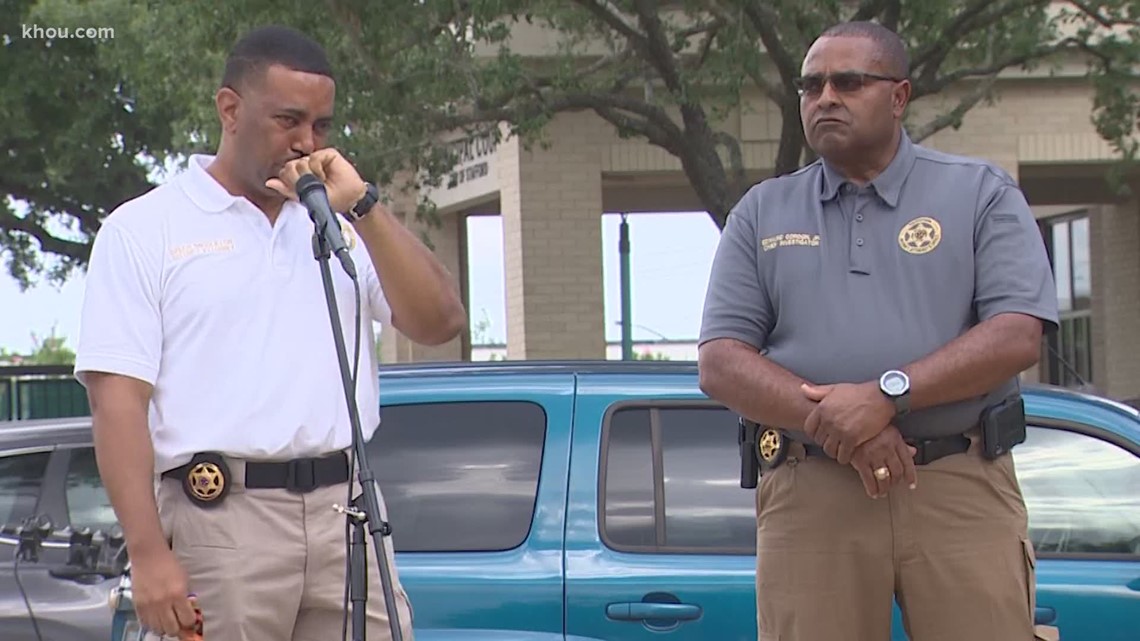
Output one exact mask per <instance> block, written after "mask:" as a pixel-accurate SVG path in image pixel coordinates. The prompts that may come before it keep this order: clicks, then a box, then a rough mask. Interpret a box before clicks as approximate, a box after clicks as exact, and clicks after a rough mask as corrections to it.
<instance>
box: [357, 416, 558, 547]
mask: <svg viewBox="0 0 1140 641" xmlns="http://www.w3.org/2000/svg"><path fill="white" fill-rule="evenodd" d="M545 438H546V412H545V411H544V410H543V408H542V406H540V405H538V404H535V403H530V402H523V401H493V402H443V403H423V404H408V405H388V406H385V407H383V408H382V409H381V422H380V428H379V429H378V430H377V431H376V434H375V436H373V438H372V440H371V441H370V442H369V443H368V446H367V450H368V458H369V462H370V465H371V467H372V472H373V473H374V474H375V475H376V481H377V483H378V484H379V486H380V489H381V491H382V493H383V497H382V498H383V500H384V501H385V503H386V504H387V506H388V517H389V520H390V522H391V524H392V543H393V547H394V549H395V550H396V551H397V552H476V551H478V552H486V551H500V550H509V549H512V548H515V547H517V546H519V545H520V544H522V542H523V541H524V540H526V537H527V534H528V533H529V532H530V526H531V521H532V519H533V516H534V509H535V499H536V496H537V494H538V477H539V470H540V468H541V466H542V452H543V444H544V442H545Z"/></svg>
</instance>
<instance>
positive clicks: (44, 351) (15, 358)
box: [0, 327, 75, 365]
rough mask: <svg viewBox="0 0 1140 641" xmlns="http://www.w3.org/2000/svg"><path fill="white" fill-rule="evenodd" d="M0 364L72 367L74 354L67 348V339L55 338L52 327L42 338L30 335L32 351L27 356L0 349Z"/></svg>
mask: <svg viewBox="0 0 1140 641" xmlns="http://www.w3.org/2000/svg"><path fill="white" fill-rule="evenodd" d="M0 362H17V363H19V364H21V365H72V364H74V363H75V352H74V351H73V350H72V349H71V348H70V347H68V346H67V337H66V336H56V334H55V328H54V327H53V328H52V330H51V334H50V335H48V336H45V337H43V338H40V337H39V336H38V335H37V334H35V333H34V332H33V333H32V351H31V352H30V353H28V354H18V353H16V352H13V351H9V350H7V349H5V348H2V347H0Z"/></svg>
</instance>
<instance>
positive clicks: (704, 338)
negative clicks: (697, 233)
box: [699, 191, 775, 350]
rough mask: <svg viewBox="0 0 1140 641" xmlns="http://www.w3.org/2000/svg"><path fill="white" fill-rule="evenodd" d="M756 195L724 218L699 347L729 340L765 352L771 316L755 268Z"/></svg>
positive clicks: (711, 273) (738, 205)
mask: <svg viewBox="0 0 1140 641" xmlns="http://www.w3.org/2000/svg"><path fill="white" fill-rule="evenodd" d="M757 200H758V198H757V194H756V193H755V191H752V192H749V193H748V194H746V195H745V196H744V198H743V199H742V200H741V202H740V203H738V204H737V206H736V207H735V208H733V210H732V212H731V213H730V214H729V215H728V221H727V222H726V223H725V226H724V230H723V231H722V232H721V236H720V241H719V242H718V244H717V248H716V253H715V254H714V255H713V261H712V269H711V270H710V273H709V282H708V288H707V290H706V292H705V304H704V311H703V315H702V319H701V332H700V339H699V344H704V343H706V342H708V341H711V340H715V339H718V338H732V339H736V340H739V341H742V342H744V343H747V344H749V345H751V346H753V347H755V348H756V349H757V350H763V349H764V347H765V344H766V343H767V340H768V333H769V332H770V331H771V329H772V322H773V320H774V316H775V315H774V314H773V312H772V304H771V300H770V299H769V297H768V291H767V289H766V288H765V286H764V283H763V281H762V280H761V278H760V269H759V266H758V264H757V260H758V259H757V247H756V238H757V231H756V220H757V203H756V201H757Z"/></svg>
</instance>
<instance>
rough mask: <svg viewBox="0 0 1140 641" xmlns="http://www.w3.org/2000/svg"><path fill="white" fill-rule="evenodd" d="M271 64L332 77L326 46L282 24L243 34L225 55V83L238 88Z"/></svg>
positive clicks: (257, 76) (258, 77) (223, 83)
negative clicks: (227, 54) (226, 55)
mask: <svg viewBox="0 0 1140 641" xmlns="http://www.w3.org/2000/svg"><path fill="white" fill-rule="evenodd" d="M272 65H281V66H283V67H286V68H288V69H292V70H294V71H303V72H305V73H315V74H320V75H322V76H328V77H329V78H332V79H333V80H335V78H334V77H333V72H332V65H330V64H329V59H328V54H326V53H325V49H324V47H322V46H321V45H319V44H317V42H316V41H315V40H313V39H312V38H310V37H309V36H307V35H305V34H304V33H302V32H301V31H298V30H297V29H294V28H292V27H285V26H281V25H268V26H264V27H258V28H256V29H254V30H252V31H250V32H249V33H247V34H245V35H244V36H242V37H241V38H240V39H239V40H238V41H237V42H236V43H235V44H234V46H233V49H231V50H230V54H229V56H228V57H227V58H226V68H225V72H224V73H223V74H222V86H223V87H229V88H231V89H239V88H240V87H242V86H243V85H245V84H247V83H248V82H249V81H251V80H256V79H260V76H261V75H262V74H264V73H265V71H266V70H267V69H268V68H269V67H270V66H272Z"/></svg>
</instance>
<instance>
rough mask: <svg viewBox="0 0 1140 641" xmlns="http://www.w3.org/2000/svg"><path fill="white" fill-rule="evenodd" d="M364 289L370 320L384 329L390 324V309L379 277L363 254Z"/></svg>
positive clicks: (369, 260) (366, 256)
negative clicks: (370, 315)
mask: <svg viewBox="0 0 1140 641" xmlns="http://www.w3.org/2000/svg"><path fill="white" fill-rule="evenodd" d="M364 264H365V268H364V282H363V283H362V285H363V289H364V296H365V300H367V301H368V310H369V312H371V314H372V320H373V321H376V322H378V323H381V324H382V325H383V326H384V327H389V326H391V324H392V308H391V307H390V306H389V305H388V297H387V296H386V295H385V294H384V286H383V285H381V284H380V277H379V276H378V275H377V274H376V268H375V266H373V264H372V260H371V258H369V256H368V254H367V253H365V254H364Z"/></svg>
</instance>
